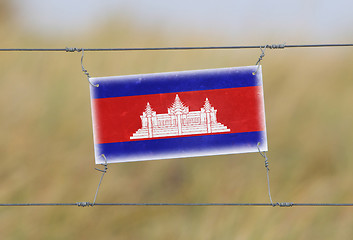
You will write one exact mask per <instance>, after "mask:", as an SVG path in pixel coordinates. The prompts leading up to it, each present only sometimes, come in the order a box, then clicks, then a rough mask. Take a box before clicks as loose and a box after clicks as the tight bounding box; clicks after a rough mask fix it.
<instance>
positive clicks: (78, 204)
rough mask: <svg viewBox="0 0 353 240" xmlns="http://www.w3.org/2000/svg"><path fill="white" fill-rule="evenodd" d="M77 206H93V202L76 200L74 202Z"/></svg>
mask: <svg viewBox="0 0 353 240" xmlns="http://www.w3.org/2000/svg"><path fill="white" fill-rule="evenodd" d="M76 205H77V207H93V206H94V204H92V203H90V202H77V203H76Z"/></svg>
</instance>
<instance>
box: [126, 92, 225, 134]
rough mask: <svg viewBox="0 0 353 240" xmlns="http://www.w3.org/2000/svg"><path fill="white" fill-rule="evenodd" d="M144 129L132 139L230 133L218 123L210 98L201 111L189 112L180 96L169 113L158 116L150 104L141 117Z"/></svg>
mask: <svg viewBox="0 0 353 240" xmlns="http://www.w3.org/2000/svg"><path fill="white" fill-rule="evenodd" d="M140 118H141V123H142V128H140V129H139V130H137V131H136V132H135V133H134V134H133V135H132V136H131V137H130V139H140V138H157V137H171V136H180V135H193V134H208V133H219V132H229V131H230V129H228V128H227V127H226V126H224V125H223V124H221V123H219V122H217V110H216V109H214V107H212V106H211V104H210V102H209V100H208V98H206V100H205V104H204V106H203V107H202V108H201V110H200V111H191V112H190V111H189V107H187V106H185V105H184V103H183V102H182V101H181V100H180V98H179V96H178V94H177V95H176V97H175V101H174V103H173V104H172V105H171V107H170V108H168V113H164V114H156V112H155V111H153V109H152V107H151V105H150V103H149V102H147V106H146V109H145V111H144V112H143V113H142V115H141V116H140Z"/></svg>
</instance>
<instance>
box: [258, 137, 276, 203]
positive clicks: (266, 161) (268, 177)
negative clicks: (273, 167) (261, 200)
mask: <svg viewBox="0 0 353 240" xmlns="http://www.w3.org/2000/svg"><path fill="white" fill-rule="evenodd" d="M260 144H261V143H260V142H258V143H257V149H258V150H259V153H260V155H261V156H262V157H263V158H265V168H266V175H267V188H268V196H269V198H270V202H271V204H272V206H274V207H275V206H276V204H274V203H273V202H272V197H271V187H270V174H269V172H270V168H269V163H268V158H267V156H266V153H265V152H261V150H260Z"/></svg>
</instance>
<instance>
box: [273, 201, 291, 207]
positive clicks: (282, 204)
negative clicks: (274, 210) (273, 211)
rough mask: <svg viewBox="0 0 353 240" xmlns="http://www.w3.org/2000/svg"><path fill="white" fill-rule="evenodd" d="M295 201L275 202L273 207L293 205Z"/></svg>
mask: <svg viewBox="0 0 353 240" xmlns="http://www.w3.org/2000/svg"><path fill="white" fill-rule="evenodd" d="M293 205H294V203H292V202H281V203H280V202H278V203H274V204H272V206H273V207H276V206H279V207H293Z"/></svg>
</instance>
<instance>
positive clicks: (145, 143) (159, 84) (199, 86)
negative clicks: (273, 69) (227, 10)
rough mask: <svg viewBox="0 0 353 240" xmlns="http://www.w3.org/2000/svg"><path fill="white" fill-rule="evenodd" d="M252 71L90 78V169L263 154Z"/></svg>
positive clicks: (260, 106) (257, 85)
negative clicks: (93, 164) (92, 150)
mask: <svg viewBox="0 0 353 240" xmlns="http://www.w3.org/2000/svg"><path fill="white" fill-rule="evenodd" d="M256 70H257V66H249V67H238V68H222V69H210V70H196V71H183V72H170V73H156V74H143V75H129V76H117V77H101V78H91V79H90V81H91V82H92V83H93V84H99V87H93V86H91V87H90V88H91V104H92V118H93V133H94V147H95V159H96V164H101V163H104V159H103V158H102V156H101V155H102V154H104V155H105V157H106V158H107V161H108V163H112V162H128V161H142V160H155V159H167V158H181V157H195V156H208V155H219V154H234V153H246V152H255V151H258V149H257V144H258V143H260V148H261V150H263V151H267V138H266V126H265V110H264V97H263V88H262V76H261V67H260V68H259V69H258V71H256ZM255 72H256V74H255Z"/></svg>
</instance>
